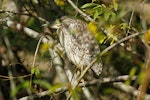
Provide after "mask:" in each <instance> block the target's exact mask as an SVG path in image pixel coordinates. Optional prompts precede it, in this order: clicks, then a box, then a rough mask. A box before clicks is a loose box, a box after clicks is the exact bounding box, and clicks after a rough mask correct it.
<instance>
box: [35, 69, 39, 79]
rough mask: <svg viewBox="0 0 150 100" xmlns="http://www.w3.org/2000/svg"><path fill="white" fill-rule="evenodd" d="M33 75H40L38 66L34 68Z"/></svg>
mask: <svg viewBox="0 0 150 100" xmlns="http://www.w3.org/2000/svg"><path fill="white" fill-rule="evenodd" d="M35 76H36V77H39V76H40V70H39V69H38V68H36V69H35Z"/></svg>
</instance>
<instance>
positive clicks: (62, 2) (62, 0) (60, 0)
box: [55, 0, 65, 6]
mask: <svg viewBox="0 0 150 100" xmlns="http://www.w3.org/2000/svg"><path fill="white" fill-rule="evenodd" d="M55 3H56V4H57V5H58V6H64V5H65V0H55Z"/></svg>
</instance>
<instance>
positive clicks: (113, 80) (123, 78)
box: [19, 75, 148, 100]
mask: <svg viewBox="0 0 150 100" xmlns="http://www.w3.org/2000/svg"><path fill="white" fill-rule="evenodd" d="M129 77H130V76H129V75H123V76H118V77H114V78H112V77H111V78H110V77H108V78H103V79H94V80H92V81H90V82H85V83H79V85H78V86H79V87H85V86H86V87H89V86H93V85H95V84H105V83H112V84H113V85H115V84H117V82H124V81H126V80H128V79H129ZM136 79H137V76H134V77H132V78H131V80H136ZM122 84H123V83H122ZM115 86H116V85H115ZM130 88H131V86H130ZM132 88H133V87H132ZM121 89H122V90H123V91H125V92H127V93H128V91H129V90H128V91H127V89H126V88H121ZM66 91H68V87H67V86H64V87H60V88H57V89H56V90H55V91H54V92H53V93H52V92H51V91H49V90H48V91H43V92H41V93H38V94H36V95H31V96H26V97H23V98H20V99H19V100H28V98H31V97H33V98H35V97H42V96H45V95H53V94H56V93H60V92H61V93H62V92H66ZM135 92H136V93H137V90H135V89H134V91H130V93H132V94H134V93H135ZM134 96H137V95H134ZM145 96H148V95H145Z"/></svg>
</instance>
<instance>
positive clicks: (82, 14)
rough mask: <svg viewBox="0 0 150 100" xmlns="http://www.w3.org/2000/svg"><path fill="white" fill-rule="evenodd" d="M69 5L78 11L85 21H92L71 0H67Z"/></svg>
mask: <svg viewBox="0 0 150 100" xmlns="http://www.w3.org/2000/svg"><path fill="white" fill-rule="evenodd" d="M67 1H68V2H69V3H70V5H71V6H72V7H73V8H74V9H75V10H76V11H77V12H78V13H80V14H81V16H82V17H83V18H84V19H85V20H87V21H94V20H93V19H92V18H91V17H90V16H89V15H87V14H86V13H84V12H83V11H82V10H80V9H79V8H78V7H77V6H76V5H75V4H74V3H73V2H72V1H71V0H67Z"/></svg>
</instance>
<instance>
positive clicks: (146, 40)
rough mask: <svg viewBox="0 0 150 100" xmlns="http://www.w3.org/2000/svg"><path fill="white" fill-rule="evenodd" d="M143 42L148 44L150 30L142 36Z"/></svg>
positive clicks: (149, 41)
mask: <svg viewBox="0 0 150 100" xmlns="http://www.w3.org/2000/svg"><path fill="white" fill-rule="evenodd" d="M144 42H145V43H146V44H148V43H150V29H149V30H148V31H147V32H146V33H145V35H144Z"/></svg>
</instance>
